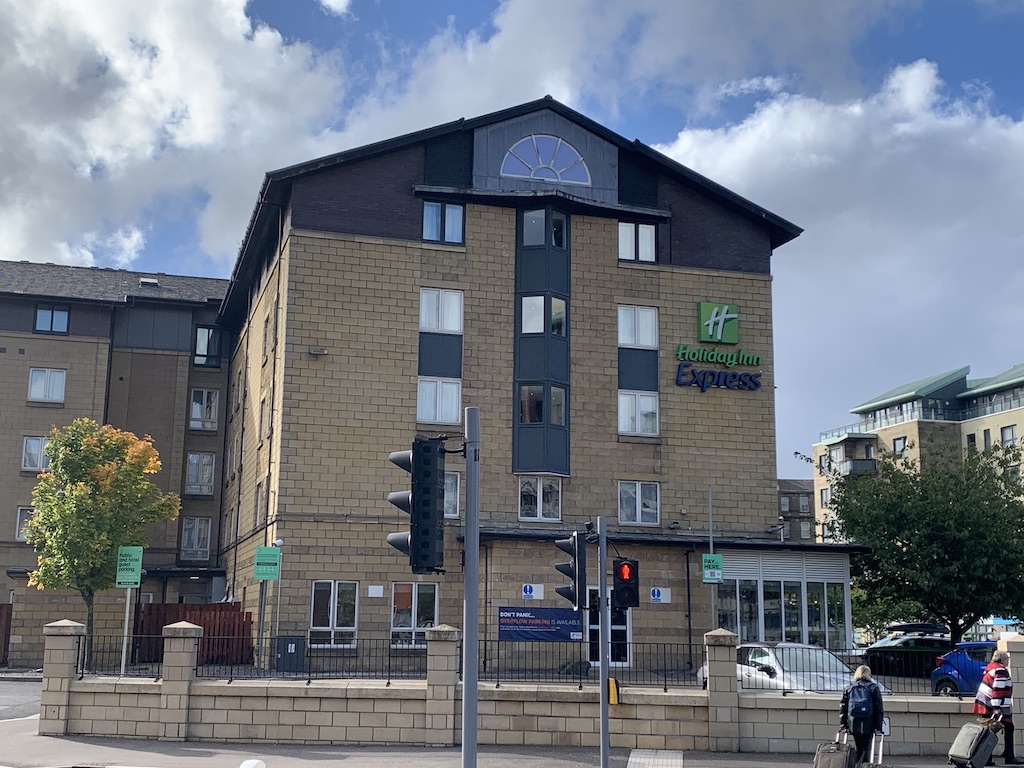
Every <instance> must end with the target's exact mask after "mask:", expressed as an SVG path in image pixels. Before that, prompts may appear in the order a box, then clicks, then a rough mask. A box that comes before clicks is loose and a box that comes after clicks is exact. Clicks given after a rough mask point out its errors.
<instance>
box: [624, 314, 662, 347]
mask: <svg viewBox="0 0 1024 768" xmlns="http://www.w3.org/2000/svg"><path fill="white" fill-rule="evenodd" d="M619 346H620V347H638V348H640V349H657V348H658V310H657V309H656V308H654V307H630V306H625V305H623V306H620V307H619Z"/></svg>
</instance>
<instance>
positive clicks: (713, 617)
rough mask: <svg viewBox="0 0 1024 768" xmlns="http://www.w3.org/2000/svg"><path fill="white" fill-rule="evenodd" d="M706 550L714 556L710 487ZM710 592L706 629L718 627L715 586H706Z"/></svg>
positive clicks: (709, 490)
mask: <svg viewBox="0 0 1024 768" xmlns="http://www.w3.org/2000/svg"><path fill="white" fill-rule="evenodd" d="M708 549H709V552H708V554H709V555H713V554H715V526H714V522H713V520H712V515H711V486H710V485H709V486H708ZM708 589H710V590H711V621H709V622H708V629H715V628H717V627H718V611H717V610H716V609H715V585H714V583H711V584H708Z"/></svg>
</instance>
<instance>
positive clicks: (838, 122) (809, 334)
mask: <svg viewBox="0 0 1024 768" xmlns="http://www.w3.org/2000/svg"><path fill="white" fill-rule="evenodd" d="M1021 39H1024V2H1022V0H929V1H928V2H927V3H926V2H924V0H834V1H832V2H825V3H823V2H820V0H773V1H772V2H764V1H763V0H631V2H629V3H622V2H620V1H619V0H559V2H550V1H548V2H544V1H543V0H506V1H505V2H483V1H481V0H476V1H475V2H449V3H445V4H441V3H430V2H422V0H404V1H403V0H393V1H391V2H388V1H387V0H288V1H287V2H285V0H253V2H250V3H245V2H244V0H151V2H147V3H138V2H135V1H134V0H95V1H94V2H91V3H81V2H77V1H76V0H34V1H33V2H32V3H22V2H15V0H0V97H2V98H3V103H4V105H5V120H4V121H3V122H2V123H0V230H2V231H3V233H4V237H3V238H0V259H14V260H18V259H28V260H35V261H51V262H62V263H75V264H87V265H94V266H125V267H131V268H133V269H139V270H152V271H165V272H177V273H187V274H199V275H213V276H223V277H226V276H228V275H229V274H230V272H231V268H232V265H233V263H234V259H235V257H236V255H237V249H238V244H239V242H240V240H241V238H242V236H243V234H244V231H245V227H246V224H247V222H248V219H249V214H250V212H251V210H252V207H253V204H254V202H255V199H256V195H257V192H258V190H259V186H260V183H261V181H262V179H263V175H264V174H265V173H266V172H267V171H269V170H272V169H275V168H280V167H284V166H287V165H291V164H294V163H297V162H302V161H304V160H309V159H312V158H314V157H318V156H320V155H325V154H330V153H333V152H337V151H340V150H343V149H347V148H350V147H354V146H359V145H361V144H365V143H367V142H370V141H375V140H379V139H382V138H387V137H389V136H394V135H398V134H402V133H406V132H409V131H414V130H418V129H421V128H426V127H430V126H432V125H436V124H438V123H442V122H445V121H448V120H453V119H456V118H459V117H473V116H476V115H480V114H485V113H487V112H490V111H493V110H497V109H501V108H504V107H507V106H511V105H513V104H517V103H521V102H524V101H528V100H531V99H535V98H538V97H540V96H543V95H545V94H550V95H552V96H554V97H555V98H557V99H559V100H560V101H562V102H564V103H566V104H568V105H570V106H572V107H574V108H575V109H578V110H579V111H581V112H583V113H584V114H586V115H588V116H589V117H591V118H593V119H594V120H597V121H598V122H600V123H603V124H604V125H607V126H608V127H609V128H611V129H612V130H615V131H617V132H618V133H621V134H622V135H624V136H625V137H627V138H629V139H633V138H637V139H640V140H641V141H643V142H644V143H647V144H650V145H652V146H654V147H656V148H657V149H659V150H660V151H662V152H664V153H666V154H667V155H669V156H671V157H672V158H674V159H676V160H678V161H679V162H681V163H683V164H684V165H687V166H689V167H691V168H693V169H695V170H697V171H699V172H700V173H703V174H705V175H707V176H709V177H710V178H712V179H714V180H715V181H717V182H719V183H721V184H723V185H725V186H727V187H729V188H731V189H733V190H735V191H736V192H738V193H739V194H742V195H744V196H746V197H748V198H749V199H751V200H753V201H754V202H756V203H758V204H760V205H762V206H764V207H766V208H768V209H769V210H771V211H773V212H775V213H777V214H779V215H781V216H783V217H785V218H787V219H789V220H790V221H793V222H795V223H796V224H798V225H800V226H802V227H804V228H805V234H804V235H803V236H801V237H800V238H798V239H797V240H796V241H794V242H793V243H790V244H788V245H786V246H784V247H783V248H781V249H779V250H778V251H777V252H776V254H775V257H774V259H773V275H774V284H773V297H774V324H775V353H776V385H777V389H776V405H777V433H778V467H779V473H780V476H782V477H809V476H810V472H811V470H810V468H809V467H807V466H805V465H803V464H801V463H799V462H798V461H796V460H795V459H793V458H792V454H793V452H794V451H803V452H807V451H809V450H810V447H811V445H812V444H813V443H814V442H815V441H816V440H817V437H818V434H819V432H820V431H823V430H826V429H830V428H833V427H838V426H841V425H843V424H848V423H852V422H853V421H854V418H853V416H852V415H850V414H849V413H848V411H849V409H850V408H851V407H853V406H855V405H858V404H860V403H862V402H864V401H867V400H869V399H871V398H872V397H873V396H875V395H877V394H879V393H881V392H885V391H888V390H890V389H892V388H894V387H895V386H898V385H900V384H902V383H906V382H910V381H914V380H917V379H921V378H924V377H926V376H930V375H933V374H936V373H940V372H943V371H948V370H951V369H955V368H959V367H961V366H964V365H970V366H971V368H972V376H991V375H995V374H997V373H1000V372H1002V371H1004V370H1006V369H1008V368H1010V367H1012V366H1013V365H1015V364H1017V363H1020V362H1024V354H1022V352H1021V349H1020V346H1021V344H1020V342H1019V341H1018V335H1019V334H1017V333H1016V332H1015V331H1016V329H1017V328H1019V327H1020V326H1021V321H1022V320H1024V311H1022V309H1021V307H1020V300H1019V298H1020V296H1021V294H1022V290H1021V289H1022V288H1024V285H1022V283H1024V274H1022V268H1021V266H1020V264H1021V260H1020V258H1019V254H1020V252H1021V247H1022V231H1021V226H1020V224H1019V221H1020V220H1021V219H1022V218H1024V217H1022V216H1021V213H1020V211H1021V208H1022V203H1024V191H1022V184H1021V181H1020V180H1021V179H1022V178H1024V124H1022V108H1024V83H1022V82H1021V78H1020V73H1021V71H1022V67H1021V63H1022V62H1021V54H1020V53H1019V51H1020V43H1019V41H1020V40H1021ZM0 269H2V261H0Z"/></svg>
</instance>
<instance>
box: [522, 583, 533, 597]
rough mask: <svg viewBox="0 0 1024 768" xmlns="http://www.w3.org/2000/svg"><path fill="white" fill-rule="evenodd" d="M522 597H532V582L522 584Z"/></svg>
mask: <svg viewBox="0 0 1024 768" xmlns="http://www.w3.org/2000/svg"><path fill="white" fill-rule="evenodd" d="M523 597H533V584H523Z"/></svg>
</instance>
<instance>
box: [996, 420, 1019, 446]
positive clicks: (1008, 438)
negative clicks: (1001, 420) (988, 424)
mask: <svg viewBox="0 0 1024 768" xmlns="http://www.w3.org/2000/svg"><path fill="white" fill-rule="evenodd" d="M999 442H1000V444H1001V445H1002V447H1003V448H1009V447H1010V446H1012V445H1016V444H1017V425H1016V424H1009V425H1007V426H1005V427H1000V428H999Z"/></svg>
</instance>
